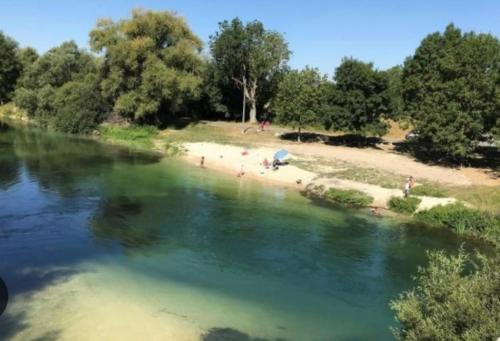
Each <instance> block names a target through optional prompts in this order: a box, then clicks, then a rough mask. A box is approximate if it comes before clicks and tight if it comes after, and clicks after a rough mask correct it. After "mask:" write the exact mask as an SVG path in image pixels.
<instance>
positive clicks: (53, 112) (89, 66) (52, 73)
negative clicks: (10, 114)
mask: <svg viewBox="0 0 500 341" xmlns="http://www.w3.org/2000/svg"><path fill="white" fill-rule="evenodd" d="M29 54H30V55H31V57H30V58H27V59H28V61H26V63H27V64H26V69H25V70H24V71H23V75H22V77H21V78H20V80H19V84H18V88H17V89H16V92H15V102H16V104H17V105H19V106H20V107H22V108H24V109H26V111H27V112H28V114H29V115H30V116H32V117H33V118H35V119H36V120H37V121H38V122H39V123H40V124H42V125H44V126H47V127H50V128H54V129H58V130H62V131H66V132H71V133H80V132H88V131H90V130H91V129H92V127H94V126H95V124H97V120H95V118H96V115H97V113H100V114H104V113H105V112H106V110H107V109H106V105H104V102H103V101H102V99H101V95H100V90H99V84H98V82H96V79H97V75H98V72H97V71H98V68H97V64H96V61H95V59H94V57H93V56H92V55H90V54H89V53H87V52H85V51H83V50H80V49H79V48H78V46H77V45H76V44H75V43H74V42H72V41H70V42H65V43H63V44H61V45H60V46H59V47H56V48H53V49H51V50H49V51H47V52H46V53H45V54H43V55H42V56H41V57H39V58H38V59H36V60H35V61H34V62H32V63H31V64H29V61H32V60H34V55H33V53H31V52H30V53H29ZM77 89H78V90H77ZM76 90H77V91H76ZM84 90H85V91H87V92H84ZM73 91H76V92H73ZM71 100H74V101H75V103H73V104H71V110H70V109H68V108H69V101H71ZM96 106H99V108H97V107H96ZM64 108H66V109H64ZM88 108H93V109H92V110H88ZM80 116H82V117H80ZM84 116H88V117H84ZM63 121H65V122H64V123H63ZM83 121H85V122H87V124H86V126H85V127H83V123H82V122H83ZM78 122H80V123H78ZM75 125H76V126H79V127H81V129H80V130H77V129H75V128H74V127H75Z"/></svg>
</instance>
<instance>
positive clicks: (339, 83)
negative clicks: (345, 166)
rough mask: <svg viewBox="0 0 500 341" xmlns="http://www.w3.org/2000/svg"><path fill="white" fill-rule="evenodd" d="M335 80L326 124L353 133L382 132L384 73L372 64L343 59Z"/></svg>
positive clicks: (385, 108) (385, 107)
mask: <svg viewBox="0 0 500 341" xmlns="http://www.w3.org/2000/svg"><path fill="white" fill-rule="evenodd" d="M334 79H335V95H334V104H335V110H334V115H333V117H332V118H331V120H330V121H327V123H328V124H327V126H331V127H333V128H334V129H337V130H343V131H348V132H353V133H356V134H364V133H371V134H378V135H381V134H383V133H384V132H385V130H386V124H385V123H384V122H383V121H382V120H381V117H382V115H383V114H385V113H387V111H388V107H389V98H388V96H387V88H388V80H387V76H386V75H385V73H383V72H380V71H378V70H375V69H374V67H373V64H371V63H364V62H361V61H359V60H356V59H353V58H344V59H343V60H342V63H341V64H340V66H339V67H338V68H337V69H336V70H335V77H334Z"/></svg>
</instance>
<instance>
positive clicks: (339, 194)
mask: <svg viewBox="0 0 500 341" xmlns="http://www.w3.org/2000/svg"><path fill="white" fill-rule="evenodd" d="M324 198H325V199H327V200H329V201H332V202H334V203H336V204H339V205H343V206H349V207H364V206H368V205H370V204H371V203H372V202H373V198H372V197H371V196H369V195H367V194H365V193H363V192H360V191H356V190H343V189H336V188H330V189H328V190H327V191H326V192H325V193H324Z"/></svg>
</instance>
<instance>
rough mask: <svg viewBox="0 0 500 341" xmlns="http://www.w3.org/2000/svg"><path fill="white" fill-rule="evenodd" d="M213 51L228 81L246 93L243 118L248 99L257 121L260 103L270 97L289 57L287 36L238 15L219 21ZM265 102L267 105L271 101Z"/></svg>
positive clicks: (251, 118)
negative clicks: (245, 22)
mask: <svg viewBox="0 0 500 341" xmlns="http://www.w3.org/2000/svg"><path fill="white" fill-rule="evenodd" d="M210 50H211V52H212V57H213V60H214V63H215V65H216V66H217V70H218V71H219V73H220V75H221V77H222V78H224V79H225V80H226V82H227V83H228V84H229V82H233V84H235V85H236V86H238V87H239V88H240V89H241V91H242V93H243V102H244V104H243V117H242V120H243V121H244V120H245V102H246V101H248V104H249V106H250V122H256V121H257V107H258V105H259V103H258V102H259V101H260V100H262V99H263V98H265V97H266V96H264V94H269V91H268V90H269V84H272V83H273V81H274V80H275V77H277V75H279V74H280V72H282V70H283V69H284V68H285V67H286V63H287V61H288V59H289V56H290V51H289V50H288V44H287V43H286V41H285V39H284V38H283V36H282V35H281V34H280V33H278V32H275V31H270V30H266V29H265V28H264V25H263V24H262V23H261V22H259V21H252V22H249V23H247V24H246V25H245V24H243V23H242V22H241V20H240V19H238V18H235V19H233V20H232V21H230V22H229V21H224V22H221V23H220V24H219V31H218V32H217V33H215V35H214V36H212V37H211V39H210ZM274 84H276V83H274ZM266 90H267V91H266ZM267 97H268V98H267V99H269V97H270V96H267ZM261 105H262V107H266V106H268V103H263V104H261Z"/></svg>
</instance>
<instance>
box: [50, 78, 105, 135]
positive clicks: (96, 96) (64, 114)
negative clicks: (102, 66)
mask: <svg viewBox="0 0 500 341" xmlns="http://www.w3.org/2000/svg"><path fill="white" fill-rule="evenodd" d="M52 105H53V107H54V113H53V117H52V118H51V119H50V120H49V125H50V126H51V127H53V128H54V129H55V130H57V131H61V132H65V133H70V134H88V133H90V132H91V131H92V130H94V129H95V128H96V127H97V125H98V124H99V123H100V122H101V121H102V119H103V117H104V112H105V111H106V108H107V106H106V103H105V101H104V99H103V98H102V96H101V92H100V90H99V81H98V79H97V77H95V76H93V75H89V76H88V77H86V78H85V80H83V81H72V82H68V83H66V84H64V85H63V86H61V87H60V88H58V89H57V90H56V92H55V94H54V98H53V103H52Z"/></svg>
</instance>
